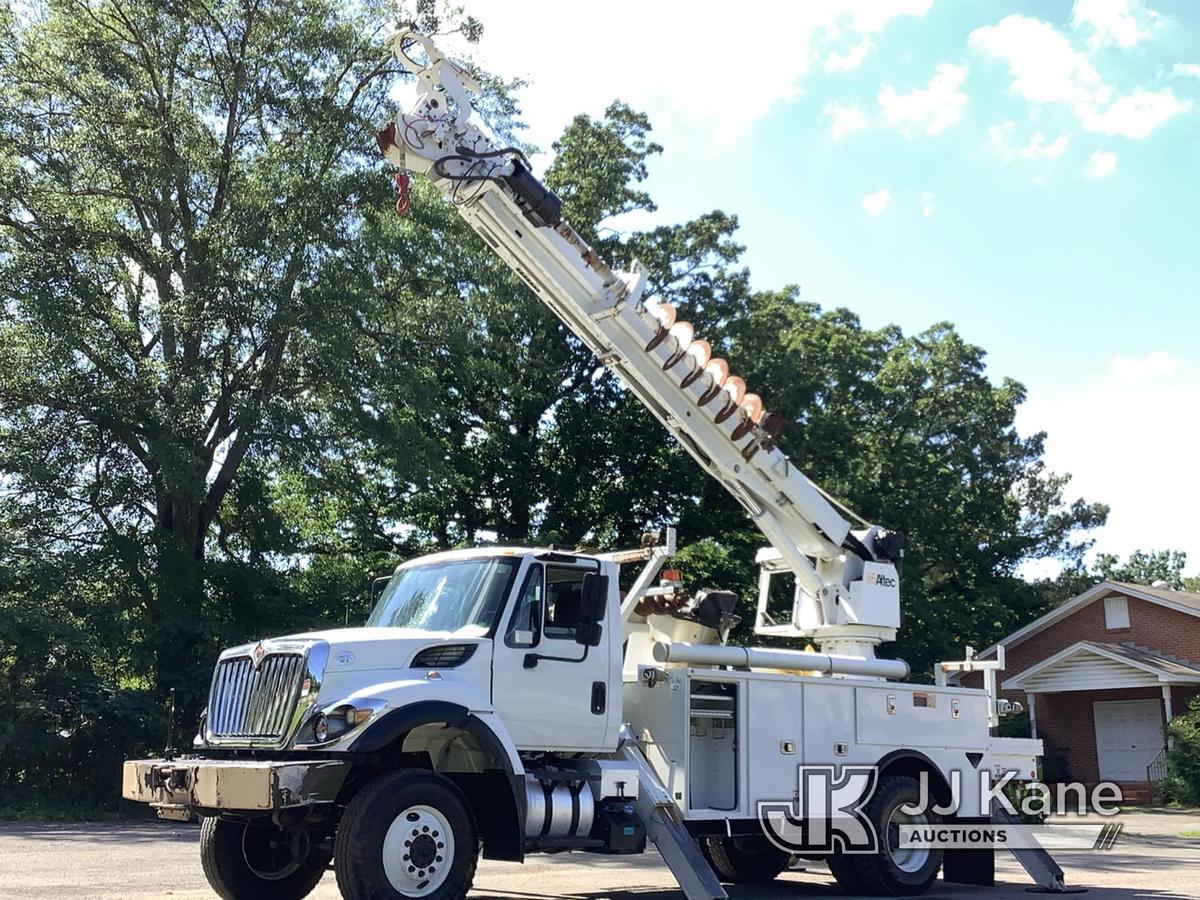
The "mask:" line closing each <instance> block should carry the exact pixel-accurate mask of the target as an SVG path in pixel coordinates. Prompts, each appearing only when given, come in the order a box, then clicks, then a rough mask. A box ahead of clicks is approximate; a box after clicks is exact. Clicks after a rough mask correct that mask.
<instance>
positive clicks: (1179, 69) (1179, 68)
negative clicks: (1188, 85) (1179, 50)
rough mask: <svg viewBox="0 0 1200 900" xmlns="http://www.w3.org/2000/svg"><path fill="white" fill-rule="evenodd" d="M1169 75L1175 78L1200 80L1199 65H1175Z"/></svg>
mask: <svg viewBox="0 0 1200 900" xmlns="http://www.w3.org/2000/svg"><path fill="white" fill-rule="evenodd" d="M1171 74H1172V75H1174V76H1176V77H1178V76H1187V77H1190V78H1200V63H1175V67H1174V68H1173V69H1171Z"/></svg>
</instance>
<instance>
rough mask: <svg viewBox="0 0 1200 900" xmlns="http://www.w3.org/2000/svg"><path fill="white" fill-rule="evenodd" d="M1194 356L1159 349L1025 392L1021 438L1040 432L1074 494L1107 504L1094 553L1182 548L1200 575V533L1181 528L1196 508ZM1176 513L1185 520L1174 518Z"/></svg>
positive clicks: (1199, 436)
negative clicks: (1050, 386)
mask: <svg viewBox="0 0 1200 900" xmlns="http://www.w3.org/2000/svg"><path fill="white" fill-rule="evenodd" d="M1195 409H1200V358H1191V359H1188V358H1183V357H1180V356H1176V355H1173V354H1170V353H1166V352H1163V351H1156V352H1151V353H1146V354H1145V355H1141V356H1115V357H1113V358H1112V359H1111V360H1110V361H1109V365H1108V369H1107V371H1106V372H1103V373H1100V374H1098V375H1094V376H1091V377H1089V376H1087V375H1086V374H1085V375H1081V376H1079V377H1073V378H1071V379H1069V380H1066V381H1064V382H1062V383H1061V387H1060V388H1059V389H1057V390H1052V391H1050V392H1047V393H1042V394H1039V393H1037V392H1036V391H1031V394H1030V398H1029V400H1028V401H1027V402H1026V403H1024V404H1023V405H1022V406H1021V408H1020V411H1019V413H1018V418H1017V424H1018V427H1019V428H1020V430H1021V432H1022V433H1023V434H1029V433H1031V432H1034V431H1046V432H1047V433H1048V437H1047V441H1046V461H1047V463H1048V465H1049V466H1050V468H1051V469H1053V470H1055V471H1060V472H1070V473H1071V474H1072V475H1073V476H1074V477H1073V479H1072V481H1071V484H1070V486H1069V487H1068V491H1069V495H1070V496H1071V497H1076V496H1083V497H1086V498H1087V499H1088V500H1099V501H1102V502H1104V503H1108V504H1109V505H1110V506H1111V507H1112V512H1111V514H1110V515H1109V519H1108V524H1107V525H1106V526H1104V528H1102V529H1100V531H1099V532H1097V533H1096V535H1095V537H1096V539H1097V540H1096V545H1097V549H1098V550H1102V551H1107V552H1112V553H1117V554H1120V555H1122V556H1124V555H1127V554H1128V553H1130V552H1131V551H1133V550H1137V549H1142V550H1157V549H1164V548H1172V549H1177V550H1185V551H1188V561H1189V565H1188V571H1190V572H1195V571H1197V569H1198V568H1200V531H1197V530H1196V529H1190V528H1181V527H1180V525H1181V522H1184V521H1186V515H1187V513H1186V511H1187V510H1192V509H1195V508H1197V504H1200V478H1194V477H1190V473H1191V472H1193V471H1194V470H1195V448H1196V446H1197V445H1198V444H1200V417H1198V416H1195V415H1193V414H1192V411H1193V410H1195ZM1180 516H1184V519H1181V518H1180Z"/></svg>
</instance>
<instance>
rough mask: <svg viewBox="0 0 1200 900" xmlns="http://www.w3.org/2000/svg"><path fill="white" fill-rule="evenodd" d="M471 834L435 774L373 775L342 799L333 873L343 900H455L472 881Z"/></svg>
mask: <svg viewBox="0 0 1200 900" xmlns="http://www.w3.org/2000/svg"><path fill="white" fill-rule="evenodd" d="M478 859H479V832H478V829H477V828H476V825H475V817H474V816H473V815H472V813H471V808H470V806H469V804H468V803H467V799H466V797H464V796H463V793H462V791H460V790H459V789H458V788H457V787H456V786H455V785H454V784H453V783H452V782H450V781H448V780H447V779H445V778H443V777H442V776H440V775H435V774H433V773H431V772H423V771H418V770H412V769H407V770H401V771H398V772H389V773H388V774H386V775H381V776H379V777H378V778H376V779H375V780H374V781H372V782H370V783H369V784H368V785H367V786H366V787H364V788H363V789H362V790H361V791H359V792H358V794H357V795H356V796H355V797H354V799H353V800H351V801H350V805H349V806H347V807H346V812H345V813H344V814H343V816H342V821H341V824H340V825H339V826H338V832H337V840H336V842H335V844H334V872H335V873H336V875H337V883H338V888H339V889H340V890H341V892H342V896H343V897H344V898H345V900H400V898H417V897H421V898H429V900H463V898H465V897H466V896H467V891H469V890H470V889H471V882H472V881H474V879H475V866H476V863H477V862H478Z"/></svg>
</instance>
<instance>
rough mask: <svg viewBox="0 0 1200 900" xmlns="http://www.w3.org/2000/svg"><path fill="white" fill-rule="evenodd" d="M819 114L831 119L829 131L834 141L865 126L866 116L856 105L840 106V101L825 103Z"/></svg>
mask: <svg viewBox="0 0 1200 900" xmlns="http://www.w3.org/2000/svg"><path fill="white" fill-rule="evenodd" d="M821 115H822V116H824V117H825V118H827V119H831V120H832V124H831V125H830V126H829V133H830V135H832V136H833V139H834V140H835V141H840V140H841V139H842V138H844V137H845V136H846V135H848V134H852V133H853V132H855V131H861V130H862V129H864V128H866V127H867V117H866V116H864V115H863V113H862V110H860V109H859V108H858V107H857V106H842V105H841V104H840V103H827V104H825V109H823V110H822V111H821Z"/></svg>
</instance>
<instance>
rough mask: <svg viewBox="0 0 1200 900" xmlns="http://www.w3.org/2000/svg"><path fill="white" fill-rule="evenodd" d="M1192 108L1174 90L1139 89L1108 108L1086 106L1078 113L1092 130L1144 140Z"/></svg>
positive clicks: (1081, 120) (1188, 102) (1077, 111)
mask: <svg viewBox="0 0 1200 900" xmlns="http://www.w3.org/2000/svg"><path fill="white" fill-rule="evenodd" d="M1191 108H1192V104H1191V101H1190V100H1180V99H1179V98H1178V97H1176V96H1175V92H1174V91H1172V90H1171V89H1170V88H1163V89H1162V90H1160V91H1144V90H1136V91H1134V92H1133V93H1132V94H1129V95H1128V96H1126V97H1121V98H1119V99H1117V100H1115V101H1113V103H1112V104H1110V105H1109V106H1108V107H1106V108H1104V109H1099V108H1097V107H1094V106H1091V105H1088V104H1084V105H1082V106H1080V107H1079V108H1077V109H1076V114H1077V115H1078V116H1079V121H1080V122H1081V123H1082V124H1083V127H1084V128H1085V129H1087V130H1088V131H1094V132H1096V133H1097V134H1111V135H1119V136H1121V137H1127V138H1144V137H1147V136H1148V135H1149V134H1150V133H1151V132H1153V131H1154V130H1156V129H1157V128H1158V127H1159V126H1160V125H1163V124H1165V123H1166V122H1167V121H1168V120H1170V119H1173V118H1175V116H1178V115H1182V114H1183V113H1185V112H1187V111H1188V110H1189V109H1191Z"/></svg>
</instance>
